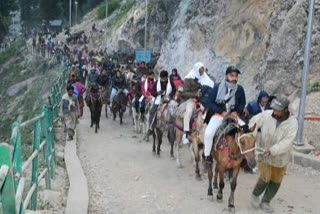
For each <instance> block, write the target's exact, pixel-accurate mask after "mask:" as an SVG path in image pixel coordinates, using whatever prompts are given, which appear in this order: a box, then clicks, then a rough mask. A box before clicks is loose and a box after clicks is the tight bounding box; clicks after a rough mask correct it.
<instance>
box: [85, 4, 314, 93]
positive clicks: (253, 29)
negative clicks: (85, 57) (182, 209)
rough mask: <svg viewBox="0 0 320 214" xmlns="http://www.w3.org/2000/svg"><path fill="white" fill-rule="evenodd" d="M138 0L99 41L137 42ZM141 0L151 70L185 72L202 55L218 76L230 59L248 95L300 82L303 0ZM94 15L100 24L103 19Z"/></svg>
mask: <svg viewBox="0 0 320 214" xmlns="http://www.w3.org/2000/svg"><path fill="white" fill-rule="evenodd" d="M125 2H126V1H123V3H125ZM144 2H145V1H144V0H137V1H136V4H135V5H134V6H133V7H132V8H131V10H130V11H129V12H128V14H127V16H126V18H125V19H124V20H123V21H122V22H121V23H120V24H118V25H116V26H113V27H112V29H110V27H109V29H108V34H107V36H106V37H104V38H100V39H98V40H99V42H98V43H99V44H100V45H101V44H109V46H108V49H110V50H113V49H120V50H122V51H128V52H129V51H133V50H134V49H136V48H139V47H143V45H144V23H145V20H144V18H145V4H144ZM148 8H149V9H148V12H149V13H148V15H149V16H148V17H149V22H148V40H147V44H148V47H149V48H151V49H152V50H153V52H154V53H159V54H160V58H159V60H158V63H157V66H156V70H157V71H160V70H161V69H166V70H169V71H171V69H172V68H177V69H178V70H179V72H180V73H181V74H182V76H184V75H185V74H186V73H188V72H189V71H190V70H191V68H192V66H193V64H195V63H196V62H198V61H201V62H203V63H204V64H205V65H206V67H207V68H208V71H209V73H211V74H212V75H213V76H214V77H215V78H216V79H217V80H218V81H220V80H221V79H222V78H223V76H224V72H225V69H226V67H227V66H229V65H236V66H237V67H238V68H239V69H240V70H241V72H242V75H241V79H240V83H241V84H242V85H244V87H245V90H246V93H247V97H248V98H249V99H250V98H252V97H254V95H256V94H257V91H258V90H260V89H265V90H267V91H268V92H269V93H271V94H277V93H282V94H286V95H291V94H294V92H297V88H298V87H299V86H300V85H301V73H302V68H303V58H304V56H303V55H304V46H305V33H306V28H307V19H308V17H307V15H308V1H307V0H286V1H283V0H282V1H281V0H268V1H257V0H225V1H221V0H175V1H170V0H161V1H157V0H149V7H148ZM319 9H320V1H316V12H315V16H314V24H313V39H312V49H311V62H310V76H309V77H310V80H311V82H314V81H315V80H318V79H320V72H319V69H318V67H319V63H320V60H319V58H320V27H319V26H320V25H319V24H320V13H319ZM115 13H116V12H115ZM91 16H92V15H91ZM114 16H115V14H113V15H111V17H110V18H109V20H111V19H112V17H114ZM92 20H93V18H92V17H91V18H88V19H87V22H85V23H84V24H83V25H84V26H86V25H90V26H91V25H92ZM95 23H97V26H98V27H99V26H100V27H101V28H106V26H107V25H106V21H105V20H101V21H95ZM95 47H96V46H95ZM102 47H104V46H102Z"/></svg>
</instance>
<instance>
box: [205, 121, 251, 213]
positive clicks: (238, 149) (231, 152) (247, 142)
mask: <svg viewBox="0 0 320 214" xmlns="http://www.w3.org/2000/svg"><path fill="white" fill-rule="evenodd" d="M222 127H224V128H221V129H219V130H221V133H220V134H219V132H217V134H216V137H215V138H214V145H213V146H212V149H211V155H212V157H213V158H214V160H215V161H216V166H215V175H214V181H213V188H214V189H215V190H218V175H219V190H218V193H217V200H218V201H221V200H222V198H223V188H224V173H225V171H226V169H232V172H233V178H232V181H231V193H230V197H229V201H228V208H229V211H231V212H234V211H235V206H234V192H235V189H236V186H237V178H238V175H239V170H240V164H241V162H242V161H243V160H244V159H246V160H247V162H248V164H249V165H250V167H252V168H253V167H255V165H256V160H255V155H254V151H255V138H254V137H253V135H252V132H253V131H254V129H255V126H254V127H253V128H252V129H250V130H249V132H250V133H249V132H248V133H245V131H244V130H243V128H241V127H239V126H238V125H237V124H235V123H230V124H228V123H224V125H223V126H222ZM212 177H213V171H212V169H211V170H209V171H208V178H209V188H208V197H209V199H211V200H213V194H212Z"/></svg>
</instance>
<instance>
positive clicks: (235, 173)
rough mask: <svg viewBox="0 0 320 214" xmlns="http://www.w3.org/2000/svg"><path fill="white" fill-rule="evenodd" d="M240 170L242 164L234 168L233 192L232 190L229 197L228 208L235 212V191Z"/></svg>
mask: <svg viewBox="0 0 320 214" xmlns="http://www.w3.org/2000/svg"><path fill="white" fill-rule="evenodd" d="M239 171H240V166H238V167H236V168H233V179H232V182H231V192H230V197H229V202H228V208H229V211H230V212H235V207H234V191H235V190H236V187H237V178H238V175H239Z"/></svg>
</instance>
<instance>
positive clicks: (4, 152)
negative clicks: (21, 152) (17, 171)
mask: <svg viewBox="0 0 320 214" xmlns="http://www.w3.org/2000/svg"><path fill="white" fill-rule="evenodd" d="M0 157H1V158H0V167H1V166H3V165H5V166H8V167H9V171H8V174H7V177H6V179H5V181H4V183H3V186H2V187H1V186H0V190H1V193H2V196H1V202H2V211H3V214H15V213H16V193H15V187H14V185H15V184H14V178H13V172H12V165H11V151H10V146H9V145H8V144H4V143H2V144H0Z"/></svg>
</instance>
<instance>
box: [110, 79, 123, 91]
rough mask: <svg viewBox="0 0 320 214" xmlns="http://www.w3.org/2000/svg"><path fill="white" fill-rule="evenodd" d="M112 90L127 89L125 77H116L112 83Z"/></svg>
mask: <svg viewBox="0 0 320 214" xmlns="http://www.w3.org/2000/svg"><path fill="white" fill-rule="evenodd" d="M112 88H114V89H116V90H119V89H125V88H126V80H125V78H124V77H123V76H121V77H117V76H115V77H114V78H113V81H112Z"/></svg>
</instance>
